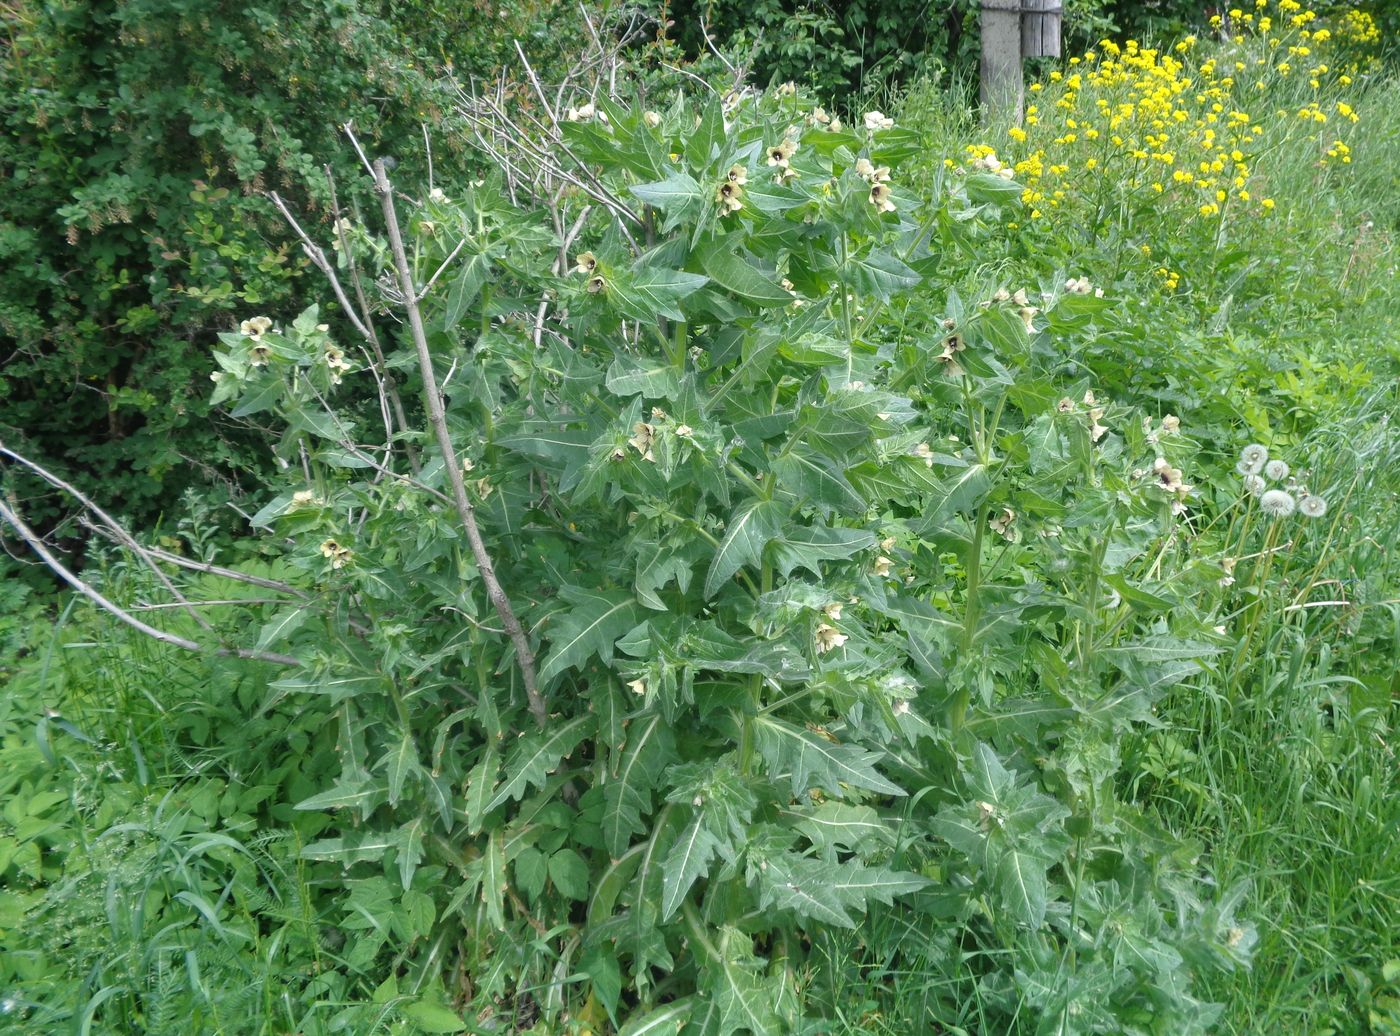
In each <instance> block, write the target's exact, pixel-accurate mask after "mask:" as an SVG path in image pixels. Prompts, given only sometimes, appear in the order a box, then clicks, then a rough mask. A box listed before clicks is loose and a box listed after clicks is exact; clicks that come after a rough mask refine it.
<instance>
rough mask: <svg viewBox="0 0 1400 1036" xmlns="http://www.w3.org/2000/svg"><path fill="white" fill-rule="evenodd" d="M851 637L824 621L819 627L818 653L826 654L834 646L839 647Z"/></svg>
mask: <svg viewBox="0 0 1400 1036" xmlns="http://www.w3.org/2000/svg"><path fill="white" fill-rule="evenodd" d="M850 639H851V638H850V637H848V636H846V634H844V633H842V632H841V631H840V630H838V629H837V628H836V627H835V626H828V625H827V624H826V623H824V622H823V623H822V624H821V625H820V626H818V627H817V653H818V654H826V652H828V651H830V650H831V649H832V648H838V647H840V646H841V645H842V644H844V643H846V641H848V640H850Z"/></svg>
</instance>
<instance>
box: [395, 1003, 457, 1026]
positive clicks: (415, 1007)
mask: <svg viewBox="0 0 1400 1036" xmlns="http://www.w3.org/2000/svg"><path fill="white" fill-rule="evenodd" d="M399 1010H400V1011H401V1012H403V1016H404V1017H405V1018H407V1019H408V1020H409V1021H410V1022H412V1023H413V1024H414V1025H415V1026H416V1027H417V1028H418V1029H419V1030H420V1031H422V1032H462V1031H463V1030H465V1029H466V1027H467V1023H466V1022H464V1021H462V1016H461V1015H459V1014H457V1012H455V1011H453V1010H452V1009H451V1008H450V1007H446V1006H444V1005H442V1004H439V1003H434V1002H433V1001H431V1000H419V1001H418V1002H417V1003H415V1004H408V1005H407V1006H404V1007H400V1008H399Z"/></svg>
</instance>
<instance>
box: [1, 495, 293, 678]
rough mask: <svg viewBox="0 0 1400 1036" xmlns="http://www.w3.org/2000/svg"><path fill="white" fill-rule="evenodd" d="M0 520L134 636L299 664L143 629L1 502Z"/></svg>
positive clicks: (286, 658) (270, 654)
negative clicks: (138, 635) (130, 630)
mask: <svg viewBox="0 0 1400 1036" xmlns="http://www.w3.org/2000/svg"><path fill="white" fill-rule="evenodd" d="M0 519H3V520H4V522H5V524H6V525H8V526H10V528H12V529H14V530H15V532H16V533H18V534H19V537H20V539H22V540H24V542H25V543H27V544H29V547H30V549H31V550H33V551H34V553H35V554H38V555H39V557H40V558H42V559H43V561H44V564H46V565H47V566H48V567H49V569H50V570H51V571H52V572H53V573H54V574H55V575H57V576H58V577H59V578H60V579H62V580H63V581H64V582H65V583H67V584H68V585H69V586H71V587H72V588H73V589H74V590H77V591H78V592H79V593H80V594H82V595H83V596H84V597H86V598H87V599H88V600H90V601H92V602H93V603H94V604H96V605H97V606H98V607H99V608H101V609H102V610H103V611H105V612H107V613H108V614H109V615H111V616H113V617H114V618H116V619H119V620H120V621H122V622H124V623H126V624H127V625H128V626H130V627H131V628H132V629H134V630H136V631H137V632H138V633H143V634H145V635H146V636H148V637H150V638H151V639H152V640H158V641H160V642H161V643H162V644H169V645H170V646H172V647H178V648H183V649H184V650H186V651H197V652H199V653H200V654H206V653H211V652H212V653H213V654H216V655H223V656H226V657H235V658H249V659H253V660H254V661H258V662H273V663H276V664H277V665H289V666H299V665H301V664H302V663H301V659H299V658H296V657H294V656H292V655H282V654H277V653H276V652H272V651H257V650H254V649H253V648H230V647H217V648H210V647H207V646H205V645H203V644H200V643H199V642H198V641H194V640H190V639H188V638H187V637H181V636H177V635H176V634H174V633H167V632H165V630H160V629H156V628H155V627H154V626H150V625H147V624H146V623H144V622H142V621H141V620H140V619H138V618H137V617H136V616H134V615H132V614H131V613H130V612H129V611H127V610H126V609H125V608H123V607H121V605H119V604H117V603H115V602H114V601H112V600H110V599H108V598H107V597H104V596H103V595H102V594H101V593H99V592H98V591H97V590H96V589H94V588H93V587H92V586H91V585H90V584H88V583H87V582H85V581H83V580H82V579H80V578H78V577H77V576H76V575H74V574H73V573H72V571H70V570H69V568H68V566H66V565H65V564H64V563H63V562H62V561H60V560H58V558H57V557H56V556H55V555H54V553H53V552H52V551H50V550H49V548H48V546H47V544H45V543H44V541H43V540H42V539H41V538H40V537H39V536H38V535H37V534H36V533H35V532H34V530H33V529H31V528H30V527H29V526H28V525H26V524H25V523H24V519H22V518H20V516H19V515H18V514H16V513H15V512H14V511H12V510H11V509H10V508H9V506H8V505H6V504H5V503H3V502H0Z"/></svg>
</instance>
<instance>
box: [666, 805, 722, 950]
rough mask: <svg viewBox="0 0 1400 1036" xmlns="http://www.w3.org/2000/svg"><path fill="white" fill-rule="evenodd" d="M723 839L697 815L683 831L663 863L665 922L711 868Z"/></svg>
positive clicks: (672, 915)
mask: <svg viewBox="0 0 1400 1036" xmlns="http://www.w3.org/2000/svg"><path fill="white" fill-rule="evenodd" d="M719 844H720V843H719V839H718V838H716V837H715V836H714V835H713V834H712V833H711V832H710V829H709V827H708V826H707V825H706V824H705V822H704V816H703V815H701V816H697V817H696V818H695V819H694V820H692V821H691V822H690V826H689V827H687V828H686V829H685V830H684V831H682V832H681V834H680V837H679V838H677V839H676V841H675V844H674V845H672V846H671V851H670V852H669V853H667V854H666V859H665V860H664V861H663V862H662V864H661V922H662V923H663V924H664V923H665V922H667V921H669V920H670V919H671V918H672V917H674V916H675V914H676V911H677V910H679V909H680V907H681V901H682V900H684V899H685V896H686V893H687V892H689V891H690V887H691V886H692V885H694V884H695V883H696V882H697V881H699V880H700V879H701V878H703V877H705V876H706V875H707V874H709V872H710V861H711V860H712V859H714V856H715V853H716V852H718V850H719Z"/></svg>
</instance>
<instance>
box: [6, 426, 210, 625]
mask: <svg viewBox="0 0 1400 1036" xmlns="http://www.w3.org/2000/svg"><path fill="white" fill-rule="evenodd" d="M0 456H4V457H8V458H10V460H12V461H14V462H15V463H16V464H21V465H23V466H24V467H26V468H28V469H29V470H30V471H32V472H34V474H36V475H38V476H39V477H40V478H42V479H43V480H44V481H45V482H47V483H48V484H49V485H51V486H53V487H54V488H55V489H61V490H63V492H65V493H67V494H68V495H69V496H71V497H73V499H75V500H77V501H78V503H80V504H81V505H82V506H83V507H85V508H86V509H87V510H89V511H91V512H92V513H93V514H95V515H97V517H98V520H100V521H101V522H102V523H103V525H105V526H106V527H107V529H108V530H109V535H111V537H112V538H113V539H114V540H116V541H117V542H118V543H120V544H121V545H122V546H123V547H125V548H126V549H127V550H129V551H131V552H132V553H133V554H135V555H136V556H137V557H138V558H140V559H141V561H143V562H145V564H146V567H147V568H149V569H150V570H151V571H152V572H154V573H155V576H156V578H157V579H159V580H160V582H161V585H163V586H164V587H165V588H166V589H167V590H169V591H170V595H171V596H172V597H174V598H175V601H176V603H177V605H178V606H180V607H182V608H184V610H185V612H186V613H187V614H188V615H189V616H190V618H192V619H194V621H195V622H196V623H198V624H199V625H200V626H202V627H204V629H205V630H206V631H209V632H213V629H214V627H212V626H211V625H209V623H208V622H207V621H206V620H205V618H204V616H203V615H201V614H200V613H199V612H197V611H196V610H195V609H194V608H193V607H192V606H191V605H190V602H189V601H188V600H186V599H185V595H184V594H182V593H180V591H179V590H177V589H176V588H175V584H174V583H172V582H171V581H170V580H169V578H168V577H167V576H166V574H165V573H164V572H162V571H161V570H160V569H159V568H157V567H156V563H155V560H154V559H153V558H152V557H151V555H150V552H149V551H147V550H146V548H145V547H143V546H141V544H139V543H137V542H136V537H134V536H132V535H131V533H129V532H127V531H126V529H125V528H124V527H123V526H122V524H121V522H119V521H117V520H116V519H115V518H113V517H112V516H111V515H110V514H108V513H107V512H106V511H104V510H102V508H100V507H98V506H97V505H96V504H95V503H93V502H92V500H91V499H89V498H88V497H87V496H86V495H84V494H83V493H82V492H81V491H79V489H78V487H77V486H74V485H72V484H71V483H68V482H65V481H64V480H63V479H61V478H59V477H58V476H57V475H55V474H54V473H53V472H52V471H50V470H48V468H45V467H44V466H43V465H41V464H39V463H37V462H36V461H32V460H30V459H29V458H28V457H25V456H24V455H23V454H19V453H16V452H15V451H14V450H12V449H10V448H9V447H7V446H6V445H5V444H4V443H0Z"/></svg>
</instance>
